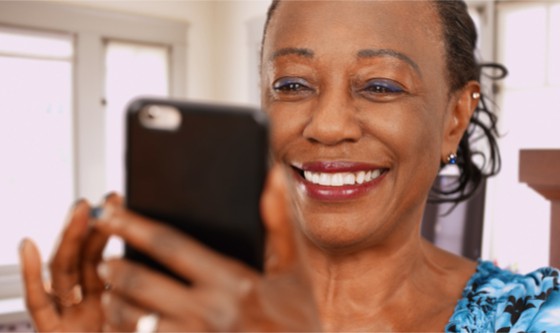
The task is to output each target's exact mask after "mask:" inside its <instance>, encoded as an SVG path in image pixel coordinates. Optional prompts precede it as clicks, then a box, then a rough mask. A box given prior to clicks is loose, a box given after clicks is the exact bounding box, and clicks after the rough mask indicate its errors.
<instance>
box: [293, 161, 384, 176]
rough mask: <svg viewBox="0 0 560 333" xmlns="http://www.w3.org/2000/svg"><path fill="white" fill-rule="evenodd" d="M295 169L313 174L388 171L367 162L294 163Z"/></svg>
mask: <svg viewBox="0 0 560 333" xmlns="http://www.w3.org/2000/svg"><path fill="white" fill-rule="evenodd" d="M292 166H293V167H295V168H297V169H300V170H303V171H311V172H324V173H335V172H358V171H368V170H377V169H387V168H386V167H382V166H379V165H376V164H372V163H365V162H351V161H313V162H304V163H294V164H292Z"/></svg>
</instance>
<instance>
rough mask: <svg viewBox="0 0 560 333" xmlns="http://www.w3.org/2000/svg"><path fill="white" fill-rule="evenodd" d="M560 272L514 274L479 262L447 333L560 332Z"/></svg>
mask: <svg viewBox="0 0 560 333" xmlns="http://www.w3.org/2000/svg"><path fill="white" fill-rule="evenodd" d="M559 276H560V272H559V271H558V270H557V269H554V268H550V267H545V268H541V269H538V270H536V271H534V272H531V273H529V274H526V275H521V274H515V273H512V272H510V271H508V270H503V269H500V268H498V267H496V266H495V265H494V264H492V263H491V262H488V261H480V262H479V264H478V267H477V271H476V273H475V274H474V275H473V276H472V277H471V279H470V280H469V282H468V283H467V286H466V287H465V289H464V291H463V296H462V298H461V299H460V300H459V303H458V305H457V307H456V308H455V312H454V313H453V316H452V317H451V319H450V320H449V323H448V324H447V326H446V331H447V332H489V331H492V332H514V331H515V332H519V331H531V332H533V331H536V332H558V331H560V278H559Z"/></svg>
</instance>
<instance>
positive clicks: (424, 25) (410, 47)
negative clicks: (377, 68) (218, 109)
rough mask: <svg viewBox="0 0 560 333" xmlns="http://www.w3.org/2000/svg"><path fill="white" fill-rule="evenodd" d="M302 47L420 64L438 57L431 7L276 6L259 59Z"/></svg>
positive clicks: (357, 3) (360, 1) (360, 3)
mask: <svg viewBox="0 0 560 333" xmlns="http://www.w3.org/2000/svg"><path fill="white" fill-rule="evenodd" d="M288 47H306V48H310V49H313V50H314V51H316V52H317V53H321V51H322V50H323V51H325V52H328V53H330V54H333V53H345V52H356V51H357V50H361V49H364V48H372V49H391V50H396V51H398V52H402V53H403V54H408V55H412V56H414V57H415V58H420V59H418V60H419V61H420V62H422V60H424V61H428V62H429V61H430V58H433V57H437V56H438V55H443V50H444V49H445V48H444V42H443V39H442V34H441V33H440V26H439V19H438V16H437V13H436V10H435V7H434V6H433V4H432V3H430V1H418V0H415V1H400V0H398V1H379V0H372V1H365V0H343V1H336V0H335V1H332V0H330V1H297V0H296V1H294V0H284V1H281V2H280V4H279V6H278V7H277V8H276V11H275V12H274V15H273V17H272V19H271V21H270V22H269V26H268V29H267V36H266V39H265V45H264V50H263V51H264V53H263V56H264V57H265V58H267V56H270V55H271V53H272V52H274V50H275V49H279V48H288Z"/></svg>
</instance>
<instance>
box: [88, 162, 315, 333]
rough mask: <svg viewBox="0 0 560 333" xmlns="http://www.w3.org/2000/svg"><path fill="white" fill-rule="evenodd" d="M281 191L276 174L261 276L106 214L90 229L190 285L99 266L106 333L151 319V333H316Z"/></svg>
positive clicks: (118, 213)
mask: <svg viewBox="0 0 560 333" xmlns="http://www.w3.org/2000/svg"><path fill="white" fill-rule="evenodd" d="M283 186H284V185H283V176H282V171H280V170H278V169H276V170H274V171H273V172H272V173H271V176H270V177H269V181H268V184H267V187H266V190H265V193H264V195H263V200H262V209H263V215H264V216H263V217H264V219H265V221H266V226H267V229H268V230H267V237H268V245H269V249H268V253H267V255H268V256H269V258H270V260H268V261H267V269H266V271H267V272H266V274H264V275H263V274H261V273H258V272H256V271H253V270H252V269H250V268H248V267H247V266H245V265H243V264H242V263H240V262H238V261H235V260H233V259H229V258H227V257H225V256H223V255H221V254H218V253H216V252H214V251H212V250H211V249H209V248H207V247H205V246H204V245H202V244H200V243H198V242H197V241H196V240H194V239H192V238H190V237H189V236H187V235H184V234H181V233H178V232H177V231H175V230H174V229H171V228H169V227H167V226H165V225H164V224H161V223H157V222H154V221H151V220H149V219H147V218H144V217H141V216H138V215H136V214H134V213H132V212H130V211H127V210H126V209H125V208H123V207H122V206H121V205H111V206H108V207H107V208H106V210H105V211H104V214H103V215H102V218H101V219H100V221H98V223H97V224H96V228H98V229H99V230H101V231H102V232H104V233H107V234H113V235H118V236H120V237H122V238H123V240H124V241H125V242H127V243H128V244H130V245H132V246H134V247H135V248H137V249H138V250H140V251H143V252H145V253H147V254H149V255H150V256H152V257H153V258H154V259H156V260H157V261H159V262H160V263H162V264H163V265H164V266H166V267H168V268H169V269H171V270H172V271H173V272H175V273H177V274H178V275H179V276H182V277H185V278H186V279H188V280H190V281H192V285H190V286H187V285H185V284H182V283H180V282H178V281H176V280H175V279H172V278H169V277H168V276H166V275H163V274H161V273H159V272H155V271H152V270H150V269H148V268H145V267H143V266H140V265H138V264H135V263H132V262H130V261H127V260H124V259H113V260H109V261H107V262H105V263H103V264H102V265H100V267H99V273H100V275H102V276H103V278H104V279H105V280H106V281H107V282H108V283H110V284H111V289H110V291H107V292H106V293H105V294H104V296H103V301H102V303H103V309H104V313H105V317H106V321H107V323H108V326H107V327H106V330H110V331H133V330H135V329H136V325H137V322H138V320H139V319H140V318H141V317H143V316H146V315H148V314H150V313H157V314H158V316H159V321H158V325H157V330H158V331H271V330H276V331H319V330H320V329H321V328H320V324H319V321H318V316H317V313H316V306H315V303H314V298H313V295H312V292H311V288H310V286H309V283H308V281H307V279H306V275H305V271H304V270H303V268H302V265H301V261H300V257H299V251H298V250H297V249H298V247H297V239H296V238H295V236H294V235H295V234H294V233H293V231H292V229H291V224H290V221H289V214H288V213H287V212H288V209H287V204H286V199H285V194H284V193H285V192H284V188H283Z"/></svg>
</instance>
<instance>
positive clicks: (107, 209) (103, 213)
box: [90, 204, 115, 223]
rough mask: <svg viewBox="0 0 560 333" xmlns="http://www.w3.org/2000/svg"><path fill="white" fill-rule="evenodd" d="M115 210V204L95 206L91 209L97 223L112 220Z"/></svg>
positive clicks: (91, 214)
mask: <svg viewBox="0 0 560 333" xmlns="http://www.w3.org/2000/svg"><path fill="white" fill-rule="evenodd" d="M114 210H115V209H114V207H113V205H111V204H105V205H103V206H97V207H95V208H93V209H92V210H91V211H90V216H91V217H93V218H94V219H95V220H96V222H95V223H107V222H110V221H111V217H112V215H113V212H114Z"/></svg>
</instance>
